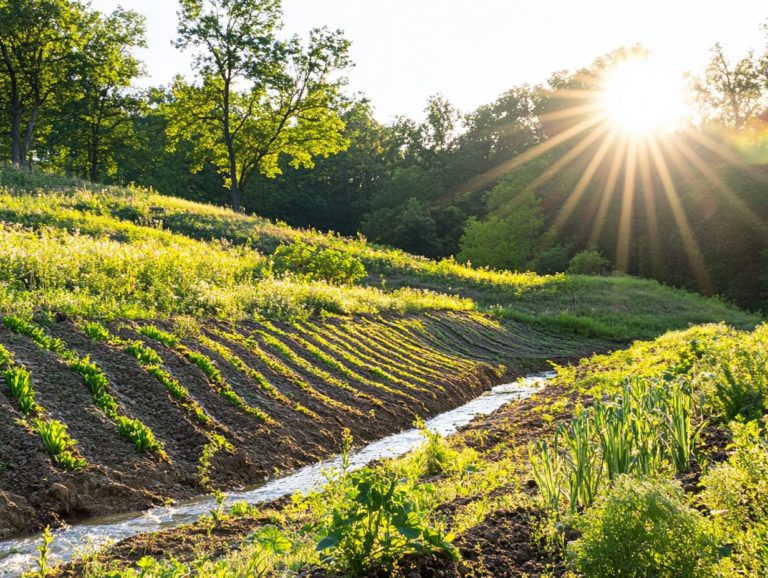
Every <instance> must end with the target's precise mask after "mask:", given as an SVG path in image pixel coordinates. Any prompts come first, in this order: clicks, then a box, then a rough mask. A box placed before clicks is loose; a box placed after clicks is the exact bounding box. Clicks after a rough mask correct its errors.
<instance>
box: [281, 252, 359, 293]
mask: <svg viewBox="0 0 768 578" xmlns="http://www.w3.org/2000/svg"><path fill="white" fill-rule="evenodd" d="M272 267H273V270H274V272H275V273H277V274H278V275H281V274H283V275H284V274H293V275H295V276H297V277H299V278H302V279H307V280H309V281H325V282H327V283H331V284H334V285H353V284H354V283H355V282H357V281H359V280H360V279H363V278H364V277H365V275H366V272H365V267H364V266H363V264H362V263H361V262H360V261H359V260H358V259H356V258H354V257H353V256H351V255H349V254H347V253H343V252H342V251H338V250H336V249H323V248H321V247H318V246H316V245H315V246H313V245H307V244H305V243H301V242H299V243H293V244H291V245H281V246H279V247H278V248H277V249H276V250H275V253H274V255H273V256H272Z"/></svg>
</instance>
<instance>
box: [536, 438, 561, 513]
mask: <svg viewBox="0 0 768 578" xmlns="http://www.w3.org/2000/svg"><path fill="white" fill-rule="evenodd" d="M555 439H557V438H555ZM528 457H529V459H530V462H531V472H532V473H533V479H534V481H535V482H536V485H537V486H538V488H539V500H540V503H541V506H542V507H543V508H544V510H545V511H547V512H549V513H553V514H555V516H559V514H560V507H561V503H562V490H561V488H562V487H563V486H564V475H565V474H564V464H563V459H562V457H561V456H560V454H559V453H558V451H557V447H551V446H550V445H549V444H548V443H547V442H546V441H540V442H538V443H537V444H536V449H535V451H534V450H533V449H531V450H530V451H529V455H528Z"/></svg>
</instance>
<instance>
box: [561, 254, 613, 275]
mask: <svg viewBox="0 0 768 578" xmlns="http://www.w3.org/2000/svg"><path fill="white" fill-rule="evenodd" d="M610 267H611V262H610V261H609V260H608V259H606V258H605V257H603V256H602V255H601V254H600V252H599V251H595V250H594V249H590V250H587V251H581V252H580V253H576V254H575V255H574V256H573V258H572V259H571V260H570V262H569V263H568V273H570V274H572V275H605V274H606V273H608V272H609V271H610Z"/></svg>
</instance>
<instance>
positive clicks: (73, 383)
mask: <svg viewBox="0 0 768 578" xmlns="http://www.w3.org/2000/svg"><path fill="white" fill-rule="evenodd" d="M482 321H483V320H482V319H480V318H479V317H478V316H477V314H456V313H451V314H450V315H448V314H445V315H441V314H434V313H433V314H430V315H429V316H424V315H409V316H390V317H388V318H386V319H382V318H377V317H367V318H335V319H326V320H320V319H316V320H313V322H312V323H313V325H314V326H315V328H319V329H317V330H318V331H320V332H322V333H323V336H324V337H325V338H327V342H325V343H321V342H320V341H316V340H313V338H312V337H311V336H310V335H309V334H307V333H302V331H301V329H300V327H297V326H292V325H287V324H280V325H278V327H279V330H280V331H282V332H284V333H287V334H288V337H287V338H286V336H285V335H284V334H282V335H281V334H280V333H279V332H278V334H274V337H276V338H279V339H281V340H282V341H283V342H284V343H285V344H286V345H287V346H289V348H290V349H291V350H292V351H293V354H294V355H296V356H299V357H300V358H301V359H303V360H304V361H305V362H309V363H312V364H313V365H315V366H317V367H318V368H320V369H322V370H323V371H325V372H327V373H328V374H330V375H332V376H333V377H334V378H336V379H337V380H343V381H344V382H345V383H347V384H348V385H349V386H350V387H352V388H354V389H356V390H358V391H360V392H362V393H363V394H365V395H363V396H355V395H353V394H351V393H350V391H347V390H344V389H341V388H339V387H335V386H333V385H332V384H329V383H325V382H324V381H323V380H322V379H318V378H317V377H315V376H314V375H313V374H312V372H309V371H306V369H302V368H301V367H300V365H299V364H296V362H295V357H294V358H293V359H291V358H290V356H289V355H287V354H285V353H282V354H281V353H279V352H278V351H277V350H274V349H271V350H270V349H268V347H266V346H265V344H264V343H263V342H261V344H262V349H263V350H264V351H265V352H268V353H269V354H270V355H271V356H272V358H273V359H272V361H271V364H272V366H270V364H267V363H265V362H264V360H263V359H262V358H259V357H258V356H257V355H254V354H253V352H252V351H251V352H249V351H248V348H246V347H243V346H242V345H241V344H239V343H236V342H233V341H230V340H227V339H224V338H222V337H220V336H218V335H217V331H216V330H217V329H221V330H224V331H226V332H230V333H233V332H234V333H236V334H239V335H242V336H243V337H249V336H250V337H253V338H254V339H256V340H258V339H260V338H259V337H258V334H257V330H259V331H264V330H265V329H266V328H265V327H264V326H261V325H259V324H255V323H243V324H241V325H238V326H236V327H232V326H224V325H221V324H220V323H218V322H209V323H208V324H207V325H206V327H205V329H204V331H205V335H206V337H207V338H209V339H213V340H214V341H216V342H218V343H219V344H221V345H222V346H224V347H226V348H227V349H228V350H229V351H230V352H231V353H232V354H234V355H236V356H238V358H240V359H241V360H242V362H243V363H244V364H245V366H247V369H248V371H244V370H243V367H236V366H234V365H232V364H231V363H230V362H228V360H227V359H226V358H225V356H221V355H220V354H219V353H218V352H217V351H214V350H213V349H209V348H206V347H203V346H202V345H201V344H200V343H198V342H197V341H196V339H195V338H185V339H184V340H183V343H184V344H185V345H186V346H187V347H188V348H189V349H190V350H192V351H195V352H199V353H202V354H204V355H206V356H208V358H209V359H210V360H212V361H213V363H214V364H215V365H216V367H217V368H218V369H219V371H220V372H221V375H222V376H223V379H224V380H225V381H226V383H227V384H228V385H229V386H230V387H231V389H232V390H234V391H235V392H237V393H238V395H239V396H240V397H241V398H242V399H244V400H245V401H246V402H247V403H248V404H250V405H251V406H253V407H258V408H259V409H261V410H262V411H265V412H267V413H268V414H269V416H270V417H271V418H272V419H273V420H274V422H275V423H274V424H272V425H266V424H264V423H261V422H260V421H259V420H258V419H257V418H256V417H254V416H253V415H250V414H248V413H247V412H246V411H244V410H243V409H242V408H240V407H237V406H236V405H235V404H233V403H232V401H231V400H229V399H226V398H225V397H224V396H222V395H221V391H220V388H219V386H217V385H216V384H215V383H212V382H211V379H210V378H209V377H208V376H206V374H205V373H204V372H203V371H202V370H201V369H200V368H199V367H198V366H197V365H195V364H193V363H192V362H191V361H190V360H189V359H188V357H185V355H183V354H181V353H180V352H179V351H178V350H176V349H171V348H168V347H165V346H163V345H162V344H160V343H158V342H157V341H153V340H151V339H147V338H144V337H141V336H140V335H139V334H138V333H137V332H136V329H137V328H138V325H133V326H129V327H125V326H123V325H119V324H114V325H113V326H112V331H113V333H114V334H115V335H119V336H120V337H122V338H123V339H130V340H141V341H142V342H144V343H145V344H146V345H148V346H151V347H152V348H153V349H155V350H156V351H157V353H159V354H160V355H161V357H162V359H163V365H162V367H163V369H165V370H166V371H167V372H169V373H170V374H171V376H172V377H173V378H175V379H176V380H177V381H178V382H179V383H181V384H182V385H183V386H184V387H185V388H186V389H187V390H188V392H189V396H190V399H192V400H194V401H195V402H196V403H197V404H199V406H200V407H201V408H202V409H203V411H204V412H205V414H206V415H208V416H209V417H210V419H211V420H212V425H211V426H203V425H201V424H200V423H199V422H198V421H196V420H195V419H194V418H193V417H192V416H191V415H190V413H189V411H188V410H185V409H184V407H183V406H182V404H181V403H180V402H179V401H178V400H175V399H174V398H173V397H172V396H171V395H170V394H169V392H168V390H167V389H166V388H165V387H164V386H163V385H162V384H161V383H160V382H159V381H158V380H157V379H156V378H155V377H153V376H152V375H150V374H149V373H148V372H147V371H146V370H145V368H143V367H142V366H141V365H140V364H139V363H138V361H137V360H136V359H134V357H132V356H131V355H130V354H129V353H128V352H127V351H126V350H125V348H124V347H119V346H113V345H107V344H105V343H97V342H94V341H92V340H90V339H89V338H88V337H86V336H85V335H84V334H83V333H82V332H81V331H80V330H79V329H78V328H77V327H76V326H75V324H74V323H72V322H71V321H68V320H66V319H61V320H60V322H59V323H56V324H53V325H51V326H48V327H46V328H45V330H46V331H47V332H48V333H49V334H50V335H52V336H54V337H58V338H60V339H61V340H63V341H64V342H65V343H66V345H67V347H69V348H70V349H72V350H73V351H75V352H76V353H77V354H78V355H81V356H89V357H90V359H91V360H92V361H94V362H95V363H96V364H97V365H98V366H99V367H100V368H101V369H102V370H103V371H104V373H105V374H106V376H107V378H108V379H109V387H110V391H111V393H112V395H113V396H114V397H115V399H116V400H117V401H118V403H119V405H120V412H121V413H122V414H123V415H126V416H128V417H131V418H138V419H140V420H141V421H142V422H143V423H145V424H146V425H147V426H148V427H149V428H150V429H151V430H152V431H153V433H154V434H155V436H156V437H157V439H158V440H159V441H160V442H161V443H162V444H163V446H164V448H165V450H166V452H167V454H168V460H167V461H163V460H161V459H159V458H158V457H157V456H153V455H150V454H140V453H138V452H137V451H136V450H135V448H134V447H133V445H132V444H131V443H130V442H129V441H128V440H126V439H125V438H123V437H121V436H120V435H119V434H118V432H117V430H116V427H115V424H114V423H113V422H112V421H111V420H110V419H109V418H108V417H107V416H106V415H105V414H104V413H103V412H102V411H101V410H100V409H99V408H97V407H96V405H95V404H94V403H93V400H92V398H91V394H90V392H89V391H88V388H87V387H86V385H85V384H84V383H83V381H82V378H81V377H80V376H79V375H78V374H77V373H76V372H75V371H73V370H72V369H71V368H69V367H68V366H67V365H66V364H65V363H64V362H63V361H62V360H61V359H60V357H59V356H57V355H56V354H54V353H52V352H50V351H46V350H43V349H41V348H40V347H39V346H38V345H37V344H36V343H35V342H34V341H32V340H31V339H29V338H27V337H23V336H20V335H16V334H13V333H11V332H10V331H9V330H7V329H5V328H1V329H0V344H2V345H3V346H5V347H6V348H7V349H8V350H10V351H11V352H12V353H13V354H14V358H15V361H16V363H18V364H19V365H22V366H24V367H26V368H27V369H29V370H30V371H31V374H32V382H33V386H34V388H35V390H36V392H37V399H38V402H39V403H40V404H41V405H42V406H43V407H44V408H45V410H46V412H47V413H48V415H49V416H50V417H51V418H54V419H58V420H61V421H62V422H64V423H65V424H66V425H67V427H68V428H69V432H70V434H71V436H72V438H73V439H74V440H75V441H76V442H77V444H78V445H77V447H78V450H79V451H80V453H81V454H82V455H83V457H85V458H86V460H87V461H88V466H87V467H86V468H85V469H84V470H82V471H79V472H66V471H64V470H62V469H61V468H59V467H56V466H54V465H52V464H51V460H50V458H49V456H48V455H47V454H46V452H45V450H44V449H43V446H42V444H41V442H40V440H39V439H38V437H37V435H36V434H34V433H33V432H31V430H30V428H29V426H28V425H25V424H24V423H23V420H22V417H23V416H22V415H21V413H20V412H19V411H18V408H17V406H16V403H15V401H14V400H13V399H12V398H11V396H10V392H9V390H8V389H7V388H5V387H0V505H2V506H3V507H2V508H0V511H2V514H0V539H3V538H8V537H11V536H14V535H18V534H21V533H25V532H31V531H36V530H39V529H40V528H41V527H42V526H43V525H46V524H53V525H56V524H57V523H60V522H62V521H68V522H73V521H78V520H82V519H83V518H88V517H92V516H98V515H102V514H109V513H117V512H120V511H130V510H140V509H144V508H147V507H149V506H152V505H154V504H158V503H161V502H163V501H166V500H169V499H180V498H187V497H190V496H192V495H195V494H200V493H203V492H204V491H205V489H204V488H203V487H201V483H200V478H199V474H198V467H199V463H200V457H201V455H202V453H203V449H204V447H205V445H206V443H207V442H208V437H207V436H208V435H209V433H208V430H209V429H212V430H213V431H216V432H218V433H220V434H221V435H223V436H224V437H225V438H226V439H227V440H228V441H229V442H230V443H231V444H232V446H233V448H234V449H233V451H231V452H227V451H220V452H219V453H218V454H216V455H215V456H214V458H213V460H212V462H211V464H212V467H211V471H210V478H211V483H212V484H213V485H214V486H216V487H220V488H224V489H230V488H235V487H241V486H244V485H246V484H253V483H258V482H260V481H263V480H264V479H266V478H267V477H269V476H271V475H274V474H275V473H276V472H277V471H278V470H282V471H286V470H290V469H293V468H295V467H297V466H300V465H303V464H306V463H308V462H310V461H314V460H318V459H321V458H323V457H326V456H328V455H330V454H331V453H334V452H335V451H336V449H337V447H338V444H339V440H340V437H341V432H342V430H343V428H345V427H346V428H349V429H350V430H351V431H352V434H353V436H354V437H355V438H356V439H357V440H358V441H359V442H361V443H364V442H368V441H372V440H374V439H378V438H380V437H383V436H385V435H388V434H391V433H394V432H396V431H399V430H401V429H404V428H407V427H409V426H410V425H411V423H412V421H413V415H414V414H418V415H420V416H421V417H428V416H430V415H434V414H437V413H440V412H442V411H446V410H448V409H452V408H453V407H456V406H458V405H461V404H462V403H465V402H466V401H469V400H470V399H472V398H474V397H476V396H477V395H479V394H480V393H481V392H482V391H484V390H486V389H488V388H489V387H491V386H492V385H495V384H497V383H499V382H501V381H503V380H508V379H509V375H520V374H521V373H523V372H525V371H527V370H528V369H529V368H530V367H531V366H532V365H538V366H539V367H541V366H542V364H543V360H544V359H546V358H548V357H552V356H560V355H563V354H564V353H565V352H567V354H568V355H570V356H578V355H582V354H585V353H587V352H588V351H590V350H594V349H595V344H594V343H588V342H583V341H573V340H567V339H558V338H554V337H553V336H548V342H547V343H546V345H545V346H541V347H537V346H536V342H537V337H538V335H537V334H536V333H535V332H530V333H527V332H526V329H525V327H523V326H520V325H513V326H506V327H504V326H498V327H491V326H489V325H488V324H487V323H483V322H482ZM412 322H418V323H417V324H420V325H421V326H422V329H420V330H416V329H413V328H412V326H409V325H408V324H409V323H412ZM155 324H156V325H158V326H160V327H162V328H163V329H166V330H168V329H170V328H171V325H170V324H169V323H167V322H166V323H164V322H162V321H159V322H156V323H155ZM331 324H332V325H333V326H332V327H331V326H330V325H331ZM372 326H373V327H375V328H376V330H377V336H376V338H375V339H374V338H372V339H370V340H368V341H366V342H365V348H363V347H362V341H360V339H361V336H364V335H365V333H366V331H370V328H371V327H372ZM466 331H471V332H474V333H475V334H477V335H485V336H486V337H485V338H484V339H483V340H480V339H476V340H475V341H477V345H473V341H472V339H466V338H465V337H463V335H464V333H463V332H466ZM269 332H270V331H268V333H269ZM345 334H349V335H350V336H351V335H353V334H354V335H355V338H354V339H352V338H351V337H350V339H349V340H345V339H344V338H343V336H344V335H345ZM292 336H295V337H296V338H295V339H294V338H293V337H292ZM302 339H304V340H305V341H304V343H307V342H310V341H311V342H312V343H313V344H314V346H315V347H316V348H317V349H319V350H322V352H323V354H324V355H325V356H326V360H325V361H323V360H321V359H319V358H318V357H317V355H315V354H313V353H312V352H310V351H309V350H307V349H306V348H305V347H304V346H302V345H301V340H302ZM553 340H555V341H553ZM356 344H357V345H356ZM398 344H401V345H402V348H398ZM501 344H505V346H504V347H502V345H501ZM553 344H554V345H553ZM363 349H364V350H363ZM395 353H396V355H395ZM327 358H331V362H332V363H330V364H329V363H327V361H328V359H327ZM275 360H276V361H277V363H278V366H275V365H274V364H275ZM499 363H504V364H506V365H507V369H508V371H507V376H505V377H503V378H502V377H501V376H500V371H499V369H500V368H499V366H498V364H499ZM457 368H461V369H460V370H457ZM257 374H258V375H261V376H262V377H261V378H260V379H263V380H265V381H266V382H268V384H269V385H270V386H272V387H274V388H276V390H278V391H279V394H280V395H281V396H282V397H281V398H278V397H275V396H274V395H270V394H269V393H268V392H267V391H265V389H264V387H263V386H264V384H263V383H259V382H258V381H259V379H256V378H255V377H254V375H257ZM291 375H294V376H298V377H299V378H300V379H301V380H302V381H303V385H302V384H298V383H294V382H293V381H292V379H291V377H290V376H291ZM350 375H356V376H357V378H352V377H350ZM366 395H367V396H373V397H376V398H377V399H379V400H380V401H381V404H382V405H381V406H380V407H377V408H375V409H374V408H372V404H371V401H370V399H366V398H365V396H366ZM281 400H282V401H281ZM286 400H287V401H286ZM296 403H299V404H301V405H303V406H304V407H306V408H308V409H309V410H310V411H311V412H314V414H315V415H314V416H313V415H308V414H307V413H302V412H300V411H297V410H296V408H295V404H296ZM342 404H343V405H346V406H348V407H349V408H352V410H353V411H344V410H342V409H340V407H343V405H342ZM372 409H374V411H373V412H371V410H372Z"/></svg>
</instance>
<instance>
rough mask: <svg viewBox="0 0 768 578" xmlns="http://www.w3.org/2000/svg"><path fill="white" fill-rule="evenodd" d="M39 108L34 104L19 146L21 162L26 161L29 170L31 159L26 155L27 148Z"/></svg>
mask: <svg viewBox="0 0 768 578" xmlns="http://www.w3.org/2000/svg"><path fill="white" fill-rule="evenodd" d="M39 110H40V107H39V105H37V104H35V105H34V108H33V109H32V114H31V115H30V116H29V120H28V121H27V129H26V130H25V131H24V141H23V142H22V146H21V155H22V157H21V162H22V163H23V162H24V161H28V164H29V169H30V170H32V159H31V158H27V157H28V155H29V150H30V148H31V147H32V140H33V138H34V136H35V124H36V123H37V114H38V112H39Z"/></svg>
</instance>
